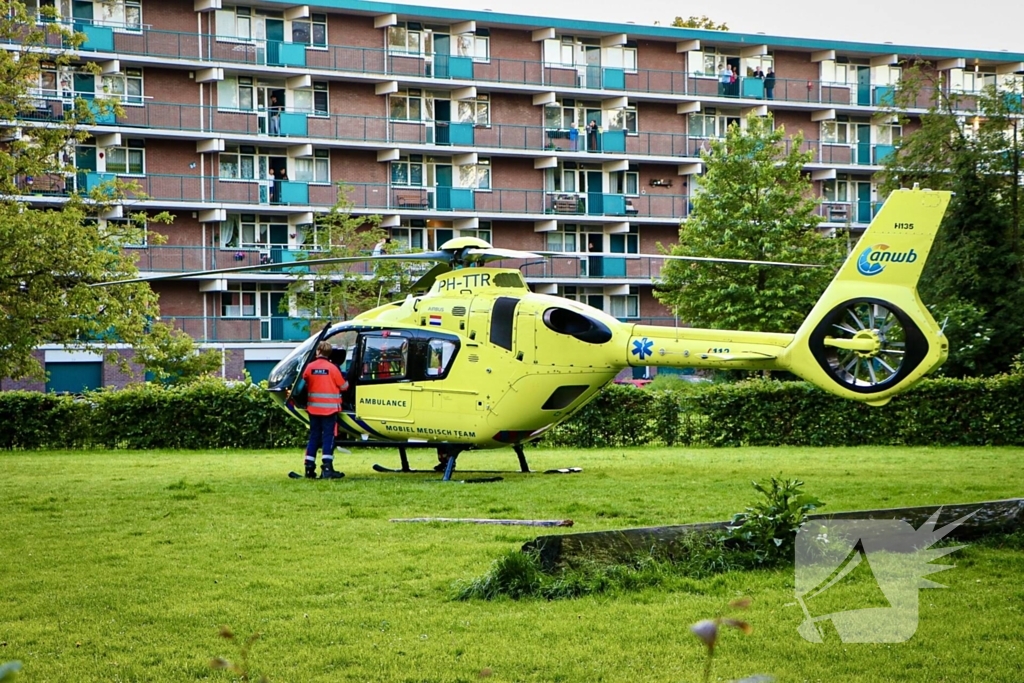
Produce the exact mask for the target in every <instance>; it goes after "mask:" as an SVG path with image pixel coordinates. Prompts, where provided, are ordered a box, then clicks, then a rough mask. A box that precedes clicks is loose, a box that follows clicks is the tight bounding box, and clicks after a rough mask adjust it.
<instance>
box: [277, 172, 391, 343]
mask: <svg viewBox="0 0 1024 683" xmlns="http://www.w3.org/2000/svg"><path fill="white" fill-rule="evenodd" d="M351 211H352V202H351V201H350V200H349V199H348V192H347V188H346V187H345V186H344V185H343V186H341V187H340V188H339V191H338V202H337V203H336V204H335V205H334V206H333V207H331V210H330V211H329V212H328V213H326V214H323V215H321V216H318V217H317V219H316V239H317V245H318V246H319V248H320V249H319V251H315V252H310V253H309V256H308V258H311V259H318V258H346V257H357V256H363V257H369V256H370V255H371V254H372V253H373V250H374V247H375V246H376V245H377V244H378V243H380V242H381V241H383V240H384V238H385V237H386V233H385V231H384V230H382V229H381V228H380V220H381V219H380V216H354V215H352V212H351ZM394 248H395V245H394V244H393V243H391V244H388V245H387V247H386V249H385V253H386V252H388V251H391V250H392V249H394ZM408 284H409V275H408V274H407V273H406V271H405V269H404V268H403V267H402V266H401V265H399V264H398V263H396V262H390V261H380V262H376V263H373V264H370V265H368V264H367V263H366V262H357V263H337V264H327V265H323V266H315V270H314V271H313V272H311V273H310V274H309V275H308V276H304V277H301V278H299V279H298V280H296V281H295V282H293V283H292V284H291V285H289V286H288V291H289V293H290V294H291V295H293V296H294V300H295V304H296V305H297V307H298V309H299V310H300V311H301V312H304V313H306V314H308V316H309V319H310V324H311V326H312V327H313V328H314V329H316V328H318V327H321V326H323V325H324V324H326V323H327V322H329V321H337V320H348V319H349V318H351V317H353V316H355V315H357V314H359V313H361V312H363V311H365V310H368V309H370V308H373V307H375V306H377V305H378V304H379V303H382V302H387V301H389V300H390V299H391V298H393V297H394V296H396V295H397V294H398V293H399V292H400V291H402V290H403V289H405V288H407V287H408Z"/></svg>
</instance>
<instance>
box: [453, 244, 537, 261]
mask: <svg viewBox="0 0 1024 683" xmlns="http://www.w3.org/2000/svg"><path fill="white" fill-rule="evenodd" d="M466 253H467V254H469V255H473V256H483V257H484V258H483V259H480V260H482V261H496V260H498V259H506V258H513V259H533V258H543V256H542V255H541V254H538V253H536V252H533V251H519V250H518V249H502V248H501V247H491V248H489V249H468V250H466ZM487 257H490V258H487Z"/></svg>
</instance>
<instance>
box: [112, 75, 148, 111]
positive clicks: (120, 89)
mask: <svg viewBox="0 0 1024 683" xmlns="http://www.w3.org/2000/svg"><path fill="white" fill-rule="evenodd" d="M103 92H104V93H105V94H107V95H108V96H110V97H117V98H118V99H120V100H121V102H122V103H123V104H143V101H142V69H125V70H124V72H123V73H117V74H111V75H109V76H104V77H103Z"/></svg>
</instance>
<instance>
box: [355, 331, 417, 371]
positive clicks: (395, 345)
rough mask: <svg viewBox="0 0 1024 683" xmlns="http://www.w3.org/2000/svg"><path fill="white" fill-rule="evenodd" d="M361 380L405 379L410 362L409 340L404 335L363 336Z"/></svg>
mask: <svg viewBox="0 0 1024 683" xmlns="http://www.w3.org/2000/svg"><path fill="white" fill-rule="evenodd" d="M362 363H363V367H362V372H361V373H360V375H359V379H360V380H367V381H371V382H372V381H394V380H400V379H405V376H406V372H407V368H408V364H409V340H408V339H403V338H402V337H374V336H367V337H364V338H363V353H362Z"/></svg>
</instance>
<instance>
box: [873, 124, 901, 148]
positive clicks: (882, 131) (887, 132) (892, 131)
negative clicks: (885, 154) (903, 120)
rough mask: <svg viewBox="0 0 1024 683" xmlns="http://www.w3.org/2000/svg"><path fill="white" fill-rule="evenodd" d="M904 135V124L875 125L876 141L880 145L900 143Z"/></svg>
mask: <svg viewBox="0 0 1024 683" xmlns="http://www.w3.org/2000/svg"><path fill="white" fill-rule="evenodd" d="M902 137H903V126H901V125H899V124H891V123H890V124H882V125H878V126H876V127H875V142H876V143H877V144H879V145H898V144H900V138H902Z"/></svg>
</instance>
